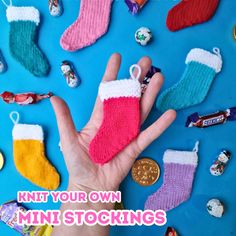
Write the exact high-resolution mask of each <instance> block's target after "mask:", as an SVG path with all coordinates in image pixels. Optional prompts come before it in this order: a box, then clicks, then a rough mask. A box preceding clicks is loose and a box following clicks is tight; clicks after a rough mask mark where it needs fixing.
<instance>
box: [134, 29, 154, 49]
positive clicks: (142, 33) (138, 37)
mask: <svg viewBox="0 0 236 236" xmlns="http://www.w3.org/2000/svg"><path fill="white" fill-rule="evenodd" d="M134 38H135V41H136V42H137V43H138V44H140V45H142V46H146V45H147V44H148V43H149V42H150V41H151V39H152V32H151V30H150V29H149V28H147V27H141V28H139V29H137V30H136V32H135V34H134Z"/></svg>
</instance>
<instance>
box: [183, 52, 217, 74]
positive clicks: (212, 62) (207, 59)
mask: <svg viewBox="0 0 236 236" xmlns="http://www.w3.org/2000/svg"><path fill="white" fill-rule="evenodd" d="M213 52H214V53H211V52H209V51H206V50H203V49H201V48H194V49H192V50H191V51H190V52H189V53H188V55H187V58H186V61H185V63H186V64H188V63H189V62H191V61H195V62H199V63H201V64H203V65H206V66H209V67H211V68H212V69H213V70H215V72H216V73H219V72H220V71H221V68H222V58H221V56H220V51H219V49H218V48H214V49H213Z"/></svg>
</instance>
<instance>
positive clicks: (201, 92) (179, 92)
mask: <svg viewBox="0 0 236 236" xmlns="http://www.w3.org/2000/svg"><path fill="white" fill-rule="evenodd" d="M213 52H214V53H211V52H208V51H205V50H203V49H200V48H194V49H192V50H191V51H190V52H189V54H188V56H187V58H186V62H185V63H186V65H187V66H186V69H185V71H184V73H183V75H182V78H181V79H180V81H179V82H178V83H177V84H175V85H174V86H172V87H171V88H169V89H167V90H165V91H164V92H163V93H162V94H161V95H160V97H159V98H158V99H157V104H156V105H157V109H158V110H160V111H162V112H164V111H166V110H168V109H175V110H180V109H183V108H187V107H190V106H193V105H196V104H199V103H201V102H202V101H203V100H204V99H205V97H206V95H207V93H208V91H209V89H210V86H211V84H212V82H213V80H214V78H215V76H216V74H217V73H219V72H220V71H221V67H222V59H221V56H220V51H219V49H218V48H214V49H213Z"/></svg>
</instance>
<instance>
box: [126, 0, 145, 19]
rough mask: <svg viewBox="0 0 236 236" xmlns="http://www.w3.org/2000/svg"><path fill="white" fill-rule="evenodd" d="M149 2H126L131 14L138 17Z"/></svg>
mask: <svg viewBox="0 0 236 236" xmlns="http://www.w3.org/2000/svg"><path fill="white" fill-rule="evenodd" d="M146 2H147V0H125V3H126V5H127V6H128V8H129V11H130V12H131V14H133V15H136V14H138V12H139V11H140V10H141V9H142V7H143V6H144V5H145V3H146Z"/></svg>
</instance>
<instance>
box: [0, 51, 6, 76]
mask: <svg viewBox="0 0 236 236" xmlns="http://www.w3.org/2000/svg"><path fill="white" fill-rule="evenodd" d="M6 70H7V63H6V61H5V59H4V57H3V55H2V52H1V50H0V74H1V73H4V72H6Z"/></svg>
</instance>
